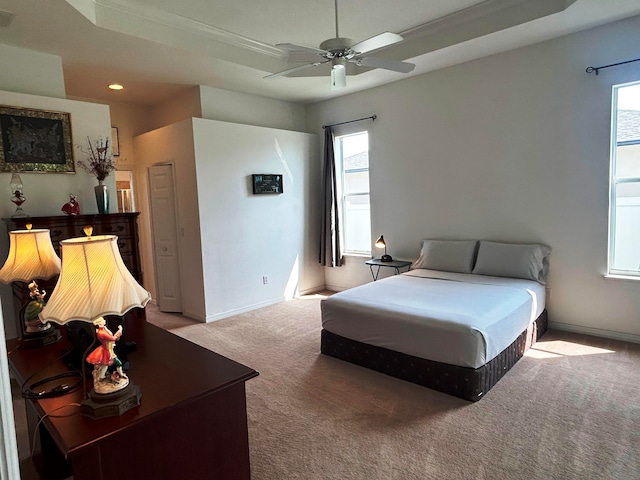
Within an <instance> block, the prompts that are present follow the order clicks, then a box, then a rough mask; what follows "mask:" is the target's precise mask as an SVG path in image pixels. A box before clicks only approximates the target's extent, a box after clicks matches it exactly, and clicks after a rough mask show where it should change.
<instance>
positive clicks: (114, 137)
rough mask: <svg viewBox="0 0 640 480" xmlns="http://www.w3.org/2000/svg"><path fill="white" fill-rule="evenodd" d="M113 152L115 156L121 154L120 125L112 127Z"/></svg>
mask: <svg viewBox="0 0 640 480" xmlns="http://www.w3.org/2000/svg"><path fill="white" fill-rule="evenodd" d="M111 153H113V156H114V157H119V156H120V137H118V127H111Z"/></svg>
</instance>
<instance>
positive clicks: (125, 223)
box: [2, 212, 142, 284]
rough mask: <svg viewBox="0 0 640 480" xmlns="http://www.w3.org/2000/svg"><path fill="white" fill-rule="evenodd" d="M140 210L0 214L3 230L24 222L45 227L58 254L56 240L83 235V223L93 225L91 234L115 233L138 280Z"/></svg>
mask: <svg viewBox="0 0 640 480" xmlns="http://www.w3.org/2000/svg"><path fill="white" fill-rule="evenodd" d="M139 215H140V213H137V212H134V213H109V214H103V215H98V214H96V215H55V216H52V217H24V218H3V219H2V220H3V221H4V223H6V225H7V232H10V231H12V230H24V229H25V228H26V227H25V225H26V224H27V223H31V224H32V225H33V228H47V229H49V231H50V234H51V243H53V248H55V249H56V252H57V253H58V255H60V241H61V240H66V239H67V238H75V237H84V236H85V234H84V232H83V231H82V229H83V227H85V226H86V225H91V226H92V227H93V234H94V235H117V237H118V247H119V248H120V255H122V260H123V261H124V264H125V265H126V266H127V268H128V269H129V271H130V272H131V274H132V275H133V277H134V278H135V279H136V280H137V281H138V283H140V284H142V268H141V266H140V265H141V264H140V251H139V248H138V238H139V237H138V216H139Z"/></svg>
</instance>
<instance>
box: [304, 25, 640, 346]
mask: <svg viewBox="0 0 640 480" xmlns="http://www.w3.org/2000/svg"><path fill="white" fill-rule="evenodd" d="M639 43H640V17H636V18H633V19H630V20H626V21H622V22H619V23H616V24H610V25H607V26H603V27H599V28H596V29H592V30H589V31H585V32H581V33H577V34H573V35H570V36H567V37H563V38H559V39H555V40H552V41H548V42H545V43H541V44H538V45H533V46H530V47H526V48H521V49H518V50H514V51H511V52H507V53H503V54H499V55H495V56H492V57H488V58H484V59H480V60H477V61H474V62H470V63H467V64H463V65H459V66H455V67H451V68H447V69H444V70H440V71H436V72H433V73H429V74H426V75H422V76H417V77H412V78H409V79H406V80H403V81H400V82H396V83H393V84H390V85H386V86H383V87H380V88H376V89H373V90H370V91H366V92H361V93H356V94H353V95H349V96H345V97H340V98H339V99H336V100H331V101H326V102H322V103H319V104H316V105H313V106H311V107H310V108H309V121H310V124H309V127H310V131H318V132H319V131H320V126H321V125H322V124H326V123H332V122H336V121H344V120H350V119H354V118H359V117H364V116H367V115H371V114H377V115H378V119H377V120H376V121H375V122H374V123H370V124H368V125H365V126H366V127H368V128H369V132H370V137H369V138H370V146H371V152H370V183H371V192H372V194H371V202H372V236H373V237H374V238H372V242H373V241H374V240H375V237H376V236H377V235H379V234H381V233H382V234H384V236H385V240H387V242H388V245H389V247H390V250H389V253H390V254H391V255H393V256H394V257H399V258H406V259H415V258H416V257H417V256H418V251H419V243H420V240H421V239H422V238H426V237H432V238H480V239H495V240H504V241H514V242H542V243H545V244H547V245H549V246H551V247H552V248H553V253H552V256H551V270H550V276H549V287H551V289H552V297H551V299H550V300H549V303H548V308H549V318H550V321H551V322H552V323H553V324H555V325H556V326H560V327H563V328H567V329H579V330H581V331H585V332H589V333H595V334H601V335H607V336H616V337H619V338H628V339H635V340H638V339H640V337H638V336H640V322H638V318H640V283H638V282H631V281H615V280H611V279H605V278H604V274H605V273H606V266H607V238H608V237H607V215H608V174H609V135H610V109H611V86H612V85H613V84H616V83H623V82H628V81H632V80H637V79H640V64H638V63H636V64H629V65H627V66H625V67H618V68H612V69H608V70H603V71H601V72H600V75H598V76H595V75H588V74H586V73H585V68H586V67H587V66H590V65H594V66H597V65H604V64H609V63H614V62H618V61H623V60H629V59H633V58H636V57H637V56H638V55H637V53H638V52H637V48H636V47H637V45H638V44H639ZM363 271H364V267H363V266H362V264H361V262H351V267H350V266H349V265H347V267H344V268H338V269H333V270H329V269H328V271H327V279H328V281H327V283H332V284H335V285H337V286H338V287H341V288H346V287H350V286H353V285H355V284H357V283H361V282H362V280H363V278H364V277H365V276H363V275H364V274H363ZM365 272H366V271H365ZM366 273H368V272H366ZM559 324H561V325H559Z"/></svg>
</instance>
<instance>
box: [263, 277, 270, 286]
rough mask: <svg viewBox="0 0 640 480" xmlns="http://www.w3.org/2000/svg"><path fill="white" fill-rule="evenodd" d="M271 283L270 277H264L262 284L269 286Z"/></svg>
mask: <svg viewBox="0 0 640 480" xmlns="http://www.w3.org/2000/svg"><path fill="white" fill-rule="evenodd" d="M268 283H269V277H267V276H266V275H263V276H262V284H263V285H267V284H268Z"/></svg>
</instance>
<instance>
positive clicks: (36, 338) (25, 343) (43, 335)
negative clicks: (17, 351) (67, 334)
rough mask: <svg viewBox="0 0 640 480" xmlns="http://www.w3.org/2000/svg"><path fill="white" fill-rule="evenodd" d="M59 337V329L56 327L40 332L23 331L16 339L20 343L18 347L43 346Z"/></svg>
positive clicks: (54, 341)
mask: <svg viewBox="0 0 640 480" xmlns="http://www.w3.org/2000/svg"><path fill="white" fill-rule="evenodd" d="M61 337H62V335H60V330H58V329H57V328H51V329H49V330H47V331H44V332H40V333H26V332H25V333H23V334H22V338H19V339H18V345H20V348H36V347H44V346H46V345H50V344H52V343H56V342H57V341H58V340H60V338H61Z"/></svg>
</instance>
